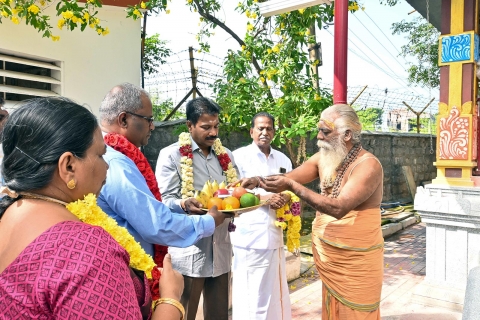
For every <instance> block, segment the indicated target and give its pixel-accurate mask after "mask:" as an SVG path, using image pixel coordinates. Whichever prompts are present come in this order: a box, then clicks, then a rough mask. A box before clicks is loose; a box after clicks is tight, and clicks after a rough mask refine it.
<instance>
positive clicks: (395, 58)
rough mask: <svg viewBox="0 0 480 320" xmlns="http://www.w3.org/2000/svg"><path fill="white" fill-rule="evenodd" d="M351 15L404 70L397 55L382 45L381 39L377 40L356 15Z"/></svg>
mask: <svg viewBox="0 0 480 320" xmlns="http://www.w3.org/2000/svg"><path fill="white" fill-rule="evenodd" d="M353 16H354V17H355V19H357V20H358V22H360V24H361V25H362V26H363V27H364V28H365V29H366V30H367V31H368V33H370V34H371V35H372V37H373V38H374V39H375V41H377V42H378V43H379V44H380V45H381V46H382V48H383V49H385V51H387V53H388V54H389V55H390V56H391V57H392V58H393V59H394V60H395V61H396V62H397V63H398V64H399V65H400V67H401V68H402V69H403V70H405V67H404V65H403V64H402V63H401V62H400V61H398V59H397V57H395V56H394V55H393V54H392V53H391V52H390V51H389V50H388V49H387V48H386V47H385V46H384V45H383V43H382V42H381V41H379V40H378V39H377V37H376V36H375V35H374V34H373V33H372V32H371V31H370V29H369V28H367V27H366V26H365V25H364V24H363V22H362V21H361V20H360V19H359V18H358V17H357V15H356V14H354V15H353ZM384 35H385V34H384ZM405 71H407V70H405Z"/></svg>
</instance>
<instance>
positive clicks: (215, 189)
mask: <svg viewBox="0 0 480 320" xmlns="http://www.w3.org/2000/svg"><path fill="white" fill-rule="evenodd" d="M211 186H212V193H215V192H217V190H218V188H219V187H218V183H217V180H213V183H212V184H211Z"/></svg>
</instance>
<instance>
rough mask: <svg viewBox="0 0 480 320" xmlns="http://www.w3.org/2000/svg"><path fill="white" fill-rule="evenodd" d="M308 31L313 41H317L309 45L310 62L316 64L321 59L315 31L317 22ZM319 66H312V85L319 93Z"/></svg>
mask: <svg viewBox="0 0 480 320" xmlns="http://www.w3.org/2000/svg"><path fill="white" fill-rule="evenodd" d="M308 30H309V31H310V37H313V39H314V40H315V43H309V44H308V56H309V58H310V62H311V63H314V61H315V60H318V61H320V59H321V57H319V54H318V49H319V47H320V45H319V44H318V43H317V34H316V31H315V22H312V24H310V27H309V28H308ZM318 65H319V63H315V64H314V65H312V68H311V70H312V83H313V87H314V88H315V90H316V91H317V92H318V88H319V86H320V85H319V80H318Z"/></svg>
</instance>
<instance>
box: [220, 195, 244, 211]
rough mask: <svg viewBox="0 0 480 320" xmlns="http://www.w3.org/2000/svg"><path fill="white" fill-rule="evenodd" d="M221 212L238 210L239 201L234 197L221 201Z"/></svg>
mask: <svg viewBox="0 0 480 320" xmlns="http://www.w3.org/2000/svg"><path fill="white" fill-rule="evenodd" d="M222 207H223V210H232V209H238V208H240V200H238V199H237V198H235V197H231V196H230V197H226V198H225V199H223V201H222Z"/></svg>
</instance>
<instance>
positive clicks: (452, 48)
mask: <svg viewBox="0 0 480 320" xmlns="http://www.w3.org/2000/svg"><path fill="white" fill-rule="evenodd" d="M471 41H472V37H471V34H470V33H467V34H459V35H455V36H445V37H442V63H448V62H457V61H470V60H471Z"/></svg>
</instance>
